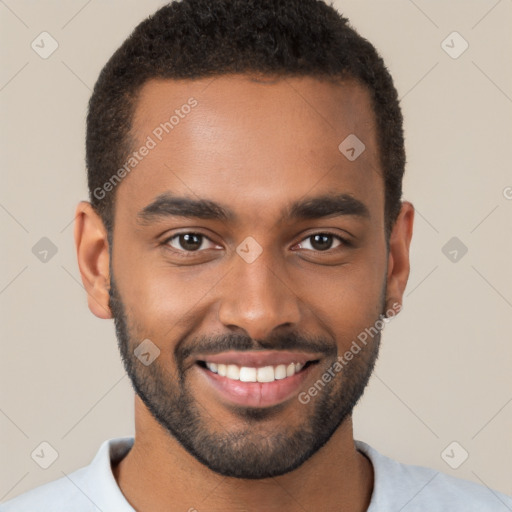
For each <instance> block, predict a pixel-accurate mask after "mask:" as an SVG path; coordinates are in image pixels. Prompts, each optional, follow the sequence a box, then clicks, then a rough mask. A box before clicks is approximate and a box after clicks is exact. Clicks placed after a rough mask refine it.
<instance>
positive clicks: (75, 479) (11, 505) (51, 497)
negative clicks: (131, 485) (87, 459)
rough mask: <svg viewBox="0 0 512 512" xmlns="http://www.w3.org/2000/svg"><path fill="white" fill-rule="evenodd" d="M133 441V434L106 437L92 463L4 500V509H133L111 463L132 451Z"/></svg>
mask: <svg viewBox="0 0 512 512" xmlns="http://www.w3.org/2000/svg"><path fill="white" fill-rule="evenodd" d="M133 441H134V439H133V437H121V438H115V439H109V440H107V441H104V442H103V444H102V445H101V446H100V448H99V450H98V452H97V454H96V456H95V457H94V459H93V461H92V462H91V463H90V464H89V465H88V466H84V467H82V468H80V469H77V470H76V471H74V472H72V473H70V474H68V475H66V474H64V476H63V477H62V478H59V479H58V480H54V481H52V482H49V483H46V484H44V485H40V486H39V487H36V488H34V489H32V490H30V491H28V492H25V493H23V494H21V495H20V496H17V497H15V498H13V499H12V500H9V501H7V502H5V503H3V504H0V512H70V511H71V510H72V511H73V512H97V511H98V510H105V511H107V510H115V511H116V512H133V508H132V507H131V506H130V505H129V504H128V502H127V501H126V500H125V498H124V496H123V494H122V493H121V490H120V489H119V487H118V485H117V482H116V480H115V478H114V475H113V473H112V466H111V464H112V463H113V462H114V461H115V462H118V461H119V460H121V459H122V458H123V457H124V456H125V455H126V454H127V453H128V451H129V450H130V449H131V447H132V445H133Z"/></svg>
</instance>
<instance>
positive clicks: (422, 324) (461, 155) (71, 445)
mask: <svg viewBox="0 0 512 512" xmlns="http://www.w3.org/2000/svg"><path fill="white" fill-rule="evenodd" d="M162 4H163V2H160V1H157V0H152V1H144V2H141V1H135V0H123V1H120V0H116V1H106V0H105V1H100V0H89V1H84V0H80V1H78V0H74V1H66V2H62V1H60V2H57V1H49V0H44V1H39V2H33V1H29V0H5V1H0V16H1V33H2V36H1V37H2V44H1V46H0V52H1V60H2V65H1V66H0V105H1V120H2V122H1V130H2V131H1V146H0V147H1V160H0V168H1V169H2V187H1V190H0V225H1V236H2V248H3V250H2V259H1V271H0V307H1V326H2V327H1V334H2V348H1V354H2V356H1V358H0V386H1V387H0V390H1V394H0V432H1V455H0V501H3V500H6V499H8V498H12V497H14V496H16V495H17V494H20V493H21V492H23V491H25V490H27V489H30V488H32V487H34V486H36V485H39V484H42V483H45V482H47V481H50V480H53V479H56V478H58V477H61V476H63V474H68V473H70V472H71V471H73V470H75V469H76V468H78V467H80V466H83V465H86V464H88V463H89V462H90V461H91V459H92V458H93V456H94V454H95V453H96V451H97V449H98V447H99V445H100V443H101V442H102V441H103V440H105V439H107V438H111V437H117V436H122V435H130V434H133V395H132V390H131V387H130V384H129V381H128V378H127V377H126V376H125V374H124V370H123V367H122V364H121V361H120V357H119V355H118V352H117V346H116V342H115V334H114V327H113V322H112V321H101V320H99V319H97V318H96V317H94V316H93V315H92V314H91V313H90V312H89V310H88V308H87V305H86V297H85V292H84V290H83V288H82V285H81V282H80V278H79V273H78V268H77V264H76V260H75V253H74V247H73V228H72V221H73V215H74V208H75V205H76V203H77V202H78V201H79V200H81V199H85V198H86V197H87V191H86V179H85V170H84V133H85V115H86V105H87V101H88V99H89V96H90V93H91V88H92V86H93V85H94V82H95V80H96V78H97V76H98V73H99V71H100V69H101V68H102V66H103V65H104V63H105V62H106V61H107V59H108V58H109V57H110V55H111V54H112V52H113V51H114V50H115V49H116V48H117V47H118V46H119V44H120V43H121V42H122V41H123V40H124V38H125V37H126V36H127V35H128V34H129V32H130V31H131V30H132V28H133V27H135V25H137V24H138V23H139V22H140V21H141V20H142V19H143V18H144V17H145V16H147V15H149V14H150V13H152V12H153V11H154V10H155V9H156V8H157V7H159V6H160V5H162ZM335 6H337V7H338V8H339V10H340V11H341V12H342V13H344V14H345V15H346V16H348V17H349V18H350V20H351V22H352V24H353V25H354V26H355V27H356V29H357V30H359V32H360V33H361V34H362V35H363V36H365V37H367V38H368V39H369V40H370V41H372V42H373V43H374V44H375V46H376V47H377V48H378V50H379V51H380V52H381V54H382V55H383V57H384V58H385V60H386V62H387V65H388V67H389V69H390V71H391V73H392V74H393V76H394V79H395V82H396V86H397V88H398V90H399V94H400V96H401V97H402V106H403V112H404V116H405V129H406V139H407V140H406V142H407V152H408V165H407V176H406V180H405V194H404V197H405V198H406V199H409V200H411V201H412V202H413V203H414V205H415V206H416V208H417V215H416V222H415V233H414V239H413V243H412V249H411V251H412V272H411V276H410V280H409V285H408V288H407V291H406V297H405V303H404V309H403V311H402V313H401V314H400V316H399V317H398V318H397V319H395V320H393V321H392V322H391V323H390V325H389V326H388V327H387V329H386V332H385V334H384V339H383V341H384V342H383V348H382V352H381V357H380V359H379V362H378V365H377V368H376V372H375V374H374V376H373V378H372V381H371V383H370V386H369V388H368V389H367V392H366V394H365V396H364V398H363V400H362V402H361V404H360V405H359V406H358V408H357V411H356V413H355V433H356V438H358V439H361V440H364V441H366V442H368V443H370V444H372V445H373V446H375V447H376V448H377V449H379V450H380V451H381V452H383V453H385V454H387V455H390V456H392V457H394V458H396V459H398V460H401V461H403V462H407V463H414V464H419V465H425V466H430V467H433V468H436V469H438V470H441V471H443V472H446V473H449V474H453V475H455V476H458V477H462V478H466V479H469V480H473V481H476V482H480V483H483V484H485V485H488V486H489V487H491V488H494V489H497V490H500V491H502V492H505V493H509V494H512V441H511V432H512V372H511V362H512V343H511V341H512V335H511V321H510V319H511V318H512V272H511V268H510V262H511V261H512V236H511V235H512V172H511V156H510V147H511V145H512V72H511V67H510V62H511V57H512V40H511V37H510V26H511V22H512V1H510V0H501V1H495V0H492V1H487V0H478V1H477V0H472V1H468V0H458V1H451V2H445V1H443V0H435V1H426V0H415V2H413V1H408V0H396V1H382V0H372V1H369V0H366V1H361V0H350V1H338V2H335ZM42 31H47V32H49V33H50V34H51V35H52V36H53V38H55V39H56V40H57V42H58V44H59V47H58V49H57V51H55V53H54V54H53V55H51V56H50V57H49V58H48V59H46V60H44V59H42V58H41V57H39V55H38V54H36V53H35V51H33V50H32V48H31V42H32V41H33V40H34V39H36V37H37V36H38V35H39V34H40V33H41V32H42ZM453 31H457V32H459V33H460V34H461V35H462V37H463V38H464V39H465V40H466V41H467V42H468V43H469V48H468V49H467V51H466V52H465V53H463V54H462V55H461V56H460V57H459V58H457V59H453V58H451V57H450V56H449V55H448V54H447V53H446V52H445V51H444V50H443V48H442V46H441V43H442V41H443V40H444V39H445V38H446V37H447V36H448V35H449V34H450V33H452V32H453ZM450 44H451V43H450ZM454 44H455V43H454ZM457 44H459V43H457ZM455 48H457V45H455ZM459 48H460V46H459ZM507 187H508V188H507ZM454 236H455V237H457V238H458V239H459V240H460V241H461V242H462V243H464V244H465V246H467V248H468V252H467V254H465V255H464V256H463V257H462V258H461V259H460V260H459V261H457V262H452V261H450V260H449V259H448V258H447V257H446V256H445V254H444V253H443V252H442V248H443V246H444V245H445V244H446V243H447V241H448V240H449V239H450V238H452V237H454ZM42 237H48V238H49V239H50V240H51V241H52V242H53V243H54V244H55V246H56V247H57V249H58V252H57V253H56V254H55V255H54V256H53V257H52V258H51V259H49V261H47V262H46V263H43V262H41V261H39V259H38V258H36V257H35V255H34V254H33V253H32V247H33V246H34V245H35V244H36V243H37V242H38V241H39V240H40V239H41V238H42ZM42 441H46V442H48V443H50V444H51V445H52V446H53V447H54V448H55V450H56V451H57V452H58V454H59V457H58V459H57V460H56V461H55V463H54V464H53V465H51V466H50V467H49V468H48V469H46V470H43V469H41V468H40V467H39V466H38V465H37V464H36V463H35V462H34V461H33V460H32V458H31V453H32V452H33V450H34V449H35V448H36V447H38V446H39V444H40V443H41V442H42ZM452 441H457V443H459V445H460V446H461V447H462V448H458V447H457V448H456V449H455V451H454V452H453V457H452V459H453V458H454V457H455V458H457V457H460V453H461V449H465V450H466V451H467V452H468V453H469V458H468V459H467V460H466V461H465V462H464V463H463V464H462V465H461V466H460V467H459V468H458V469H456V470H455V469H451V468H450V467H449V466H448V465H447V463H446V462H445V461H444V460H443V458H442V457H441V453H442V452H443V450H444V449H445V448H446V447H447V446H448V445H449V444H450V443H451V442H452ZM450 454H451V452H450Z"/></svg>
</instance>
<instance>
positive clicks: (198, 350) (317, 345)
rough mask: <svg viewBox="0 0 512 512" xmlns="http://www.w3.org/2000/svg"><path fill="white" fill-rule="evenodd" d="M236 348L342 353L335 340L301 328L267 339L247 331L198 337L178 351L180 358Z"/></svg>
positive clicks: (177, 357)
mask: <svg viewBox="0 0 512 512" xmlns="http://www.w3.org/2000/svg"><path fill="white" fill-rule="evenodd" d="M231 350H236V351H240V352H244V351H249V350H288V351H297V352H313V353H319V354H323V355H325V356H335V355H337V353H338V349H337V345H336V342H335V341H334V340H330V339H327V338H325V337H321V336H320V337H318V336H317V337H313V336H309V335H303V334H300V333H298V332H294V333H287V334H274V335H271V336H269V337H267V338H265V339H263V340H255V339H253V338H251V337H250V336H245V335H243V334H236V333H233V334H227V335H226V334H223V335H216V336H207V337H196V338H193V339H191V340H190V341H189V342H187V343H179V344H178V345H177V347H176V351H175V355H176V359H177V360H178V361H184V360H186V359H189V358H192V357H194V356H195V355H199V354H201V355H202V356H204V355H215V354H219V353H221V352H227V351H231Z"/></svg>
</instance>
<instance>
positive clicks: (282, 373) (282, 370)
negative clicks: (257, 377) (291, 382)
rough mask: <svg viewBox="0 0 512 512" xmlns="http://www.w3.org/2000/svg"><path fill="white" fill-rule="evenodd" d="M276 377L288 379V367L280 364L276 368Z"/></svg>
mask: <svg viewBox="0 0 512 512" xmlns="http://www.w3.org/2000/svg"><path fill="white" fill-rule="evenodd" d="M274 377H275V378H276V380H277V379H286V365H284V364H280V365H279V366H276V367H275V368H274Z"/></svg>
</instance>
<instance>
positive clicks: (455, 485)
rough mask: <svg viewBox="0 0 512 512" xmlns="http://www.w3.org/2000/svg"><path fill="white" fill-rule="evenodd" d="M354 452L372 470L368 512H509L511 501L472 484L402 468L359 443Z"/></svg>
mask: <svg viewBox="0 0 512 512" xmlns="http://www.w3.org/2000/svg"><path fill="white" fill-rule="evenodd" d="M356 447H357V449H358V450H359V451H360V452H362V453H363V454H365V455H366V456H367V457H368V458H369V459H370V460H371V462H372V465H373V468H374V477H375V481H374V491H373V495H372V501H371V504H370V508H369V509H368V512H380V511H381V510H382V511H384V510H394V509H395V508H396V509H397V510H400V509H401V508H403V509H404V510H407V511H408V512H419V511H424V510H431V511H436V512H438V511H439V512H442V511H450V512H458V511H460V512H483V511H492V512H510V510H512V498H511V497H510V496H507V495H505V494H503V493H500V492H498V491H495V490H493V489H490V488H488V487H486V486H485V485H480V484H477V483H475V482H469V481H467V480H462V479H460V478H455V477H453V476H450V475H446V474H444V473H441V472H439V471H436V470H434V469H430V468H426V467H423V466H415V465H410V464H402V463H401V462H398V461H396V460H393V459H391V458H389V457H386V456H385V455H383V454H381V453H379V452H378V451H377V450H375V448H372V447H371V446H369V445H368V444H366V443H363V442H362V441H356Z"/></svg>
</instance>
